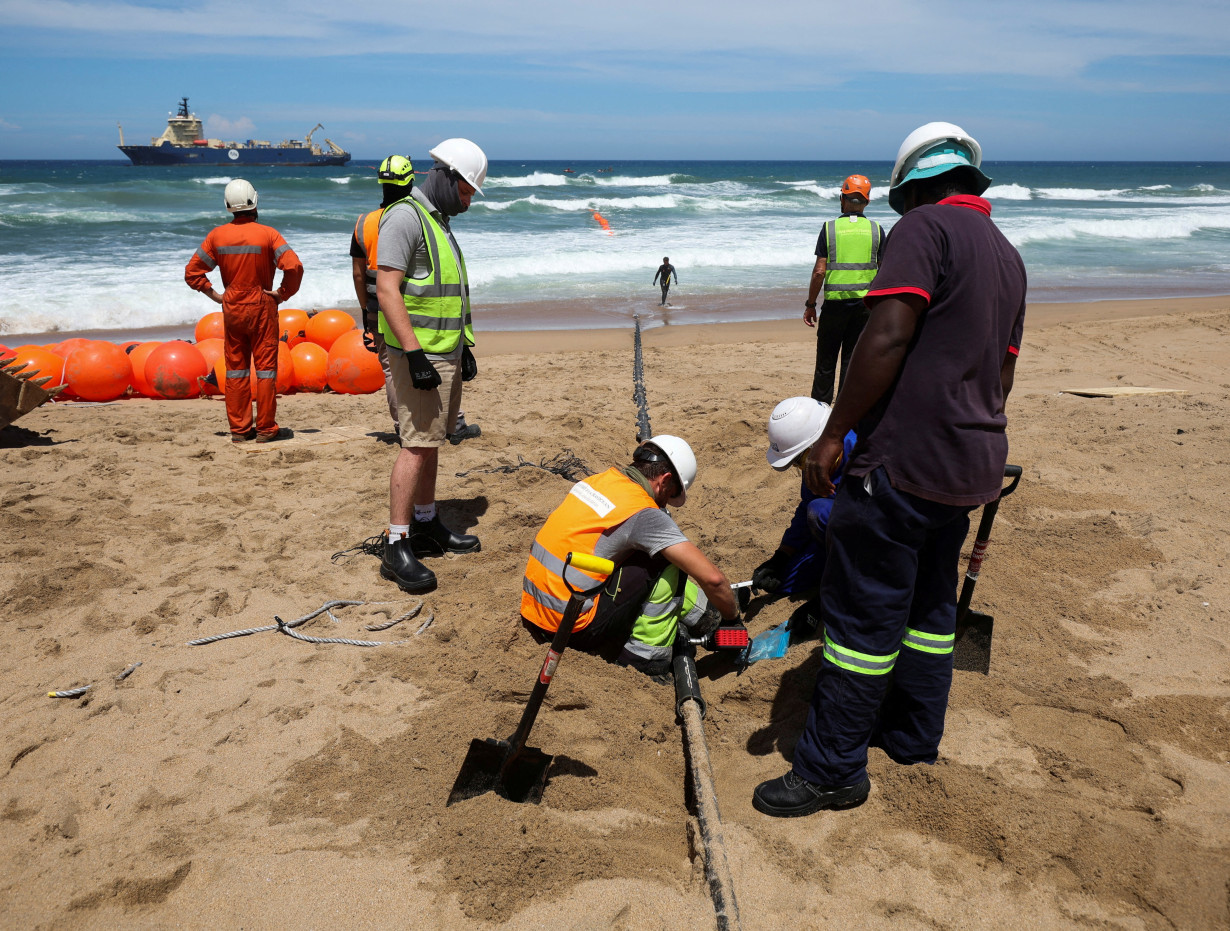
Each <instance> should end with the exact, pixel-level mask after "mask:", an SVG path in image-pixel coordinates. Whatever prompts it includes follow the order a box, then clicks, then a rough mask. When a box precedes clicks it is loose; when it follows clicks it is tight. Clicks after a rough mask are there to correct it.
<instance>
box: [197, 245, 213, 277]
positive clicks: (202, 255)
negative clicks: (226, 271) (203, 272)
mask: <svg viewBox="0 0 1230 931" xmlns="http://www.w3.org/2000/svg"><path fill="white" fill-rule="evenodd" d="M196 257H197V258H198V259H200V260H201V261H202V262H204V263H205V267H206V268H208V269H209V270H210V271H213V270H214V269H215V268H217V267H218V263H217V262H215V261H214V257H213V256H212V255H210V254H209V253H208V252H206V251H205V250H204V249H202V248H201V247H200V246H197V249H196Z"/></svg>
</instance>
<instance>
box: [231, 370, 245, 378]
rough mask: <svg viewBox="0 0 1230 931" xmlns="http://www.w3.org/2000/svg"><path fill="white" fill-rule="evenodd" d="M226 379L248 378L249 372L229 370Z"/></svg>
mask: <svg viewBox="0 0 1230 931" xmlns="http://www.w3.org/2000/svg"><path fill="white" fill-rule="evenodd" d="M226 377H227V378H247V377H248V370H247V369H227V370H226Z"/></svg>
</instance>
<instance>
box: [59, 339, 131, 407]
mask: <svg viewBox="0 0 1230 931" xmlns="http://www.w3.org/2000/svg"><path fill="white" fill-rule="evenodd" d="M64 381H65V382H67V383H68V387H69V388H70V389H71V390H72V392H73V393H74V394H76V395H77V397H79V398H81V399H83V400H86V401H114V400H115V399H116V398H118V397H120V395H122V394H123V393H124V392H125V391H127V390H128V386H129V385H131V384H132V364H131V363H130V362H129V361H128V353H126V352H124V350H123V349H121V348H120V347H119V346H117V345H115V343H107V342H103V341H102V340H94V341H90V342H88V343H87V344H86V345H85V346H80V347H78V348H77V349H75V350H73V352H72V354H71V355H69V357H68V360H67V361H66V362H65V363H64Z"/></svg>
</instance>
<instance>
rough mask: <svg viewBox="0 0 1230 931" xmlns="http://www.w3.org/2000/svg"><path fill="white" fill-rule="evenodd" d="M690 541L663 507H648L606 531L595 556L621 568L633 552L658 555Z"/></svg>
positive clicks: (624, 470)
mask: <svg viewBox="0 0 1230 931" xmlns="http://www.w3.org/2000/svg"><path fill="white" fill-rule="evenodd" d="M622 471H623V472H624V474H625V475H627V474H628V469H626V468H625V469H623V470H622ZM629 478H633V477H632V476H629ZM633 481H635V478H633ZM638 484H639V483H638ZM687 542H688V538H687V537H685V536H684V535H683V531H682V530H680V529H679V525H678V524H676V523H675V522H674V520H672V519H671V516H670V515H669V514H667V513H666V512H665V511H663V510H662V509H661V508H645V510H643V511H637V512H636V513H635V514H633V515H632V516H631V517H629V518H628V519H627V520H626V521H624V522H623V523H622V524H617V525H616V526H614V527H612V528H610V529H609V530H607V531H605V532H604V533H603V534H602V537H601V538H600V539H599V540H598V545H597V546H595V547H594V555H595V556H599V557H601V558H602V559H609V560H611V562H613V563H615V565H619V564H620V563H621V562H623V561H624V560H625V559H627V558H628V557H629V556H630V555H631V554H632V552H633V551H634V550H640V551H641V552H642V553H646V554H648V555H649V556H657V555H658V553H660V552H662V550H664V549H666V548H667V547H668V546H674V545H675V544H676V543H687Z"/></svg>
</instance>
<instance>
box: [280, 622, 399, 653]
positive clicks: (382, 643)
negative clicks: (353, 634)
mask: <svg viewBox="0 0 1230 931" xmlns="http://www.w3.org/2000/svg"><path fill="white" fill-rule="evenodd" d="M273 619H274V620H275V621H277V622H278V623H277V625H276V627H277V629H278V630H280V631H281V632H282V633H284V634H286V636H288V637H294V638H295V639H296V640H302V641H303V642H304V643H344V644H345V645H346V646H351V647H387V646H394V645H396V644H398V643H405V642H406V641H404V640H348V639H346V638H345V637H309V636H308V635H307V634H301V633H299V631H297V630H294V629H292V628H291V626H290V624H288V623H286V621H284V620H282V619H281V618H280V617H278V616H277V615H276V614H275V615H274V616H273Z"/></svg>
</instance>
